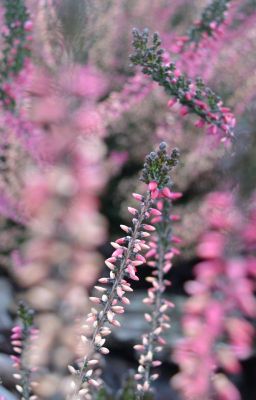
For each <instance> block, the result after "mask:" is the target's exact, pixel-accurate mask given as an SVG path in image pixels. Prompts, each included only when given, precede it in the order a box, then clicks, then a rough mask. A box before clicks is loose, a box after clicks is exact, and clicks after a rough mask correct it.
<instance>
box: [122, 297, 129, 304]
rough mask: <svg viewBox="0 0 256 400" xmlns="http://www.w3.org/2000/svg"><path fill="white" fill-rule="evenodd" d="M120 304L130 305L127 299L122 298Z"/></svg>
mask: <svg viewBox="0 0 256 400" xmlns="http://www.w3.org/2000/svg"><path fill="white" fill-rule="evenodd" d="M122 303H124V304H130V300H129V299H128V298H127V297H122Z"/></svg>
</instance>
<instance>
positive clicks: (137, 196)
mask: <svg viewBox="0 0 256 400" xmlns="http://www.w3.org/2000/svg"><path fill="white" fill-rule="evenodd" d="M132 196H133V198H134V199H135V200H138V201H142V200H143V196H141V194H138V193H133V194H132Z"/></svg>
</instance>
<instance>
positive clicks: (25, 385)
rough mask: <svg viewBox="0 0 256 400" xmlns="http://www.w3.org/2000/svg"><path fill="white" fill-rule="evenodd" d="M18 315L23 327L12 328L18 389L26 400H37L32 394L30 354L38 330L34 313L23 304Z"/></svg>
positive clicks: (13, 358) (13, 357)
mask: <svg viewBox="0 0 256 400" xmlns="http://www.w3.org/2000/svg"><path fill="white" fill-rule="evenodd" d="M18 315H19V318H20V320H21V325H15V326H14V327H13V328H12V334H11V343H12V346H13V351H14V352H15V355H12V356H11V358H12V360H13V365H14V367H15V368H16V369H17V370H18V371H17V373H15V374H14V378H15V379H17V381H18V384H17V385H16V389H17V391H18V392H19V393H21V396H22V399H24V400H35V399H36V398H37V397H36V396H35V395H33V394H32V386H33V383H34V382H33V381H32V374H33V372H34V369H33V368H31V367H30V365H29V364H30V363H29V360H28V353H29V350H31V345H32V343H31V342H33V341H34V340H35V339H36V338H37V334H38V330H37V329H36V328H35V327H34V322H33V311H32V310H30V309H29V308H28V307H27V306H25V305H24V304H23V303H21V304H20V306H19V310H18Z"/></svg>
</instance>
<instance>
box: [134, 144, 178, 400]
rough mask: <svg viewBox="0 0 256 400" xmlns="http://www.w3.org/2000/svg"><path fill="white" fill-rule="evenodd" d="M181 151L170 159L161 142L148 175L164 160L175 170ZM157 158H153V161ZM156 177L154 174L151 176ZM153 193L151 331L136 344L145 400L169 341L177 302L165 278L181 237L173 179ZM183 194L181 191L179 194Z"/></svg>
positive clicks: (154, 188) (159, 184)
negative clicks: (175, 229)
mask: <svg viewBox="0 0 256 400" xmlns="http://www.w3.org/2000/svg"><path fill="white" fill-rule="evenodd" d="M177 156H178V153H177V151H174V152H173V157H172V158H169V157H168V155H167V153H166V149H165V146H164V144H162V145H161V147H160V149H159V151H158V152H157V153H156V154H151V157H150V159H149V160H148V163H149V167H148V168H146V167H145V171H144V175H147V174H148V171H150V172H151V173H152V174H154V173H155V170H156V169H157V165H158V163H159V161H160V160H161V161H160V164H161V165H165V168H163V170H165V169H166V170H168V169H171V168H172V166H174V165H175V164H176V162H177ZM152 159H153V161H152ZM150 178H151V179H152V176H151V177H150ZM149 188H150V190H151V193H153V194H154V198H155V202H156V209H157V210H158V211H159V214H160V215H157V216H155V217H154V219H153V222H154V220H155V224H154V227H155V229H156V231H155V232H154V234H153V237H152V241H151V242H150V245H151V249H150V250H149V251H148V253H147V254H146V257H148V258H150V259H151V260H150V261H149V262H148V264H149V265H150V266H152V268H153V271H152V275H151V276H149V277H147V278H146V280H147V281H148V282H150V283H151V284H152V287H151V288H150V289H149V290H148V297H147V298H145V299H144V303H145V304H147V305H148V306H149V307H150V308H151V312H149V313H146V314H145V319H146V321H147V322H148V323H149V326H150V328H149V331H148V332H147V333H145V334H144V335H143V336H142V344H139V345H136V346H134V348H135V350H137V351H138V352H139V354H140V356H139V367H138V372H137V373H136V375H135V379H136V380H137V382H138V383H137V389H138V393H137V399H138V400H140V399H143V396H144V394H145V392H148V391H149V390H151V384H152V382H153V381H154V380H156V379H157V378H158V374H155V373H152V368H154V367H158V366H159V365H161V361H160V360H159V359H158V356H157V353H159V352H160V351H161V350H162V346H163V345H164V344H165V340H164V338H163V337H162V334H163V333H164V331H165V330H166V329H168V328H170V324H169V316H168V315H167V313H166V312H167V310H168V309H169V308H172V307H173V306H174V305H173V304H172V303H171V302H169V301H167V300H165V299H164V298H163V293H164V292H165V290H166V287H167V286H168V285H170V284H171V282H170V281H169V280H168V279H166V278H165V275H166V274H167V273H168V272H169V270H170V269H171V266H172V264H171V258H172V257H173V256H174V248H173V243H174V242H177V241H178V238H177V237H174V236H173V235H172V218H171V201H172V199H173V198H178V197H180V196H177V193H172V192H171V190H170V189H171V181H170V178H169V177H168V179H165V178H164V179H162V180H161V181H160V182H159V181H158V182H157V181H156V180H151V182H150V183H149ZM179 195H180V194H179Z"/></svg>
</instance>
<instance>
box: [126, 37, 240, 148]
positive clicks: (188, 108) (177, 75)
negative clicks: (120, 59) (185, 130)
mask: <svg viewBox="0 0 256 400" xmlns="http://www.w3.org/2000/svg"><path fill="white" fill-rule="evenodd" d="M148 41H149V32H148V30H147V29H144V31H143V32H140V31H139V30H138V29H133V47H134V54H132V55H131V57H130V59H131V61H132V63H133V64H134V65H138V66H140V67H141V68H142V72H143V73H144V74H146V75H149V76H151V78H152V79H153V80H154V81H156V82H158V84H159V85H160V86H163V87H164V89H165V91H166V93H167V94H168V95H170V96H172V99H171V100H170V102H169V103H168V106H169V107H172V106H173V105H174V104H175V103H176V102H178V103H180V105H181V109H180V114H181V115H182V116H185V115H187V114H188V113H193V114H196V115H198V116H199V118H200V119H199V121H200V124H201V125H202V124H203V123H205V124H206V125H207V126H208V133H209V134H211V135H214V136H217V137H219V138H220V139H221V140H222V141H227V140H228V139H229V140H230V138H231V137H232V136H233V135H234V133H233V130H234V126H235V118H234V116H233V114H232V113H231V112H230V110H229V108H226V107H223V103H222V101H221V99H220V97H219V96H217V95H216V94H215V93H214V92H213V91H212V90H211V89H210V88H209V87H207V86H206V85H205V83H204V82H203V81H202V79H201V78H197V79H196V80H195V81H194V82H193V81H192V80H191V79H188V78H187V77H186V76H185V75H184V74H182V73H181V72H180V71H179V70H178V69H177V68H176V65H175V63H168V64H167V65H166V64H165V63H164V61H163V57H162V54H163V53H164V50H163V49H162V48H161V47H160V46H161V40H160V38H159V35H158V33H154V34H153V38H152V45H151V46H149V44H148Z"/></svg>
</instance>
